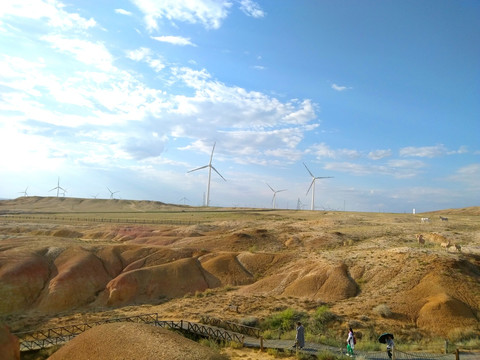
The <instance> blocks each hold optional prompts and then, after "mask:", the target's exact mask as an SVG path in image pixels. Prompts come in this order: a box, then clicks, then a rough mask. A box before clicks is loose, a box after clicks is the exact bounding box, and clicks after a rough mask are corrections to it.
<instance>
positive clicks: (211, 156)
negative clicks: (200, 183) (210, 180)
mask: <svg viewBox="0 0 480 360" xmlns="http://www.w3.org/2000/svg"><path fill="white" fill-rule="evenodd" d="M216 144H217V142H214V143H213V149H212V154H211V155H210V162H209V164H210V165H212V160H213V152H214V151H215V145H216Z"/></svg>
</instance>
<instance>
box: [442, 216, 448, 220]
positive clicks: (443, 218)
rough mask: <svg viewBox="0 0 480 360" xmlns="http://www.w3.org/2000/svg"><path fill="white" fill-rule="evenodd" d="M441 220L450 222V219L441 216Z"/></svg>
mask: <svg viewBox="0 0 480 360" xmlns="http://www.w3.org/2000/svg"><path fill="white" fill-rule="evenodd" d="M440 220H442V221H448V218H447V217H443V216H440Z"/></svg>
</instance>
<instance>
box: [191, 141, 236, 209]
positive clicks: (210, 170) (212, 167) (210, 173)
mask: <svg viewBox="0 0 480 360" xmlns="http://www.w3.org/2000/svg"><path fill="white" fill-rule="evenodd" d="M215 144H216V142H215V143H214V144H213V149H212V154H211V155H210V162H209V163H208V165H205V166H201V167H199V168H196V169H193V170H190V171H187V173H190V172H192V171H197V170H201V169H205V168H207V167H208V183H207V197H206V199H205V201H204V205H205V206H209V205H210V179H211V177H212V169H213V170H214V171H215V172H216V173H217V174H218V175H220V177H221V178H222V179H223V180H225V178H224V177H223V176H222V175H221V174H220V173H219V172H218V171H217V169H215V167H214V166H213V165H212V159H213V152H214V151H215ZM225 181H227V180H225Z"/></svg>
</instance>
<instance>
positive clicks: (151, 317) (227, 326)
mask: <svg viewBox="0 0 480 360" xmlns="http://www.w3.org/2000/svg"><path fill="white" fill-rule="evenodd" d="M112 322H141V323H146V324H151V325H153V326H159V327H163V328H168V329H173V330H177V331H181V332H185V333H190V334H195V335H197V336H201V337H206V338H211V339H214V340H216V341H222V342H226V343H228V342H237V343H241V344H243V346H245V347H250V348H264V349H267V348H271V349H279V350H284V351H286V350H289V351H297V349H295V348H294V347H293V346H292V345H293V340H270V339H268V340H266V339H263V338H262V337H261V333H260V330H259V329H257V328H253V327H249V326H245V325H241V324H237V323H233V322H228V321H224V320H218V319H212V318H202V322H205V323H208V324H203V323H195V322H191V321H186V320H160V319H159V318H158V314H156V313H154V314H144V315H138V316H131V317H123V318H113V319H107V320H102V321H97V322H93V323H88V324H76V325H68V326H62V327H56V328H50V329H44V330H37V331H29V332H20V333H15V335H16V336H17V337H18V338H19V340H20V350H21V351H29V350H39V349H42V348H47V347H50V346H54V345H61V344H64V343H66V342H67V341H69V340H71V339H72V338H74V337H75V336H77V335H79V334H81V333H82V332H84V331H86V330H88V329H90V328H92V327H94V326H97V325H101V324H106V323H112ZM212 324H214V325H212ZM345 350H346V349H344V348H337V347H332V346H328V345H323V344H317V343H308V342H307V343H306V344H305V347H304V348H303V349H301V350H298V351H300V352H302V353H306V354H312V355H315V354H318V353H321V352H324V351H329V352H331V353H333V354H336V355H342V354H345ZM356 357H357V358H362V359H365V360H388V357H387V355H386V352H384V351H382V352H363V351H356ZM395 357H396V359H402V360H403V359H409V360H427V359H431V360H455V358H456V357H455V355H454V354H446V355H445V354H428V353H406V352H402V351H396V352H395ZM460 359H462V360H464V359H466V360H474V359H478V360H480V356H478V355H467V354H465V355H464V354H462V355H460Z"/></svg>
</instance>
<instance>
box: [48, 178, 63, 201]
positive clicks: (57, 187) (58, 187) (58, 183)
mask: <svg viewBox="0 0 480 360" xmlns="http://www.w3.org/2000/svg"><path fill="white" fill-rule="evenodd" d="M53 190H57V197H58V194H59V191H60V190H63V191H66V190H65V189H64V188H62V187H61V186H60V177H58V181H57V186H56V187H54V188H53V189H51V190H49V191H53Z"/></svg>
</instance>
